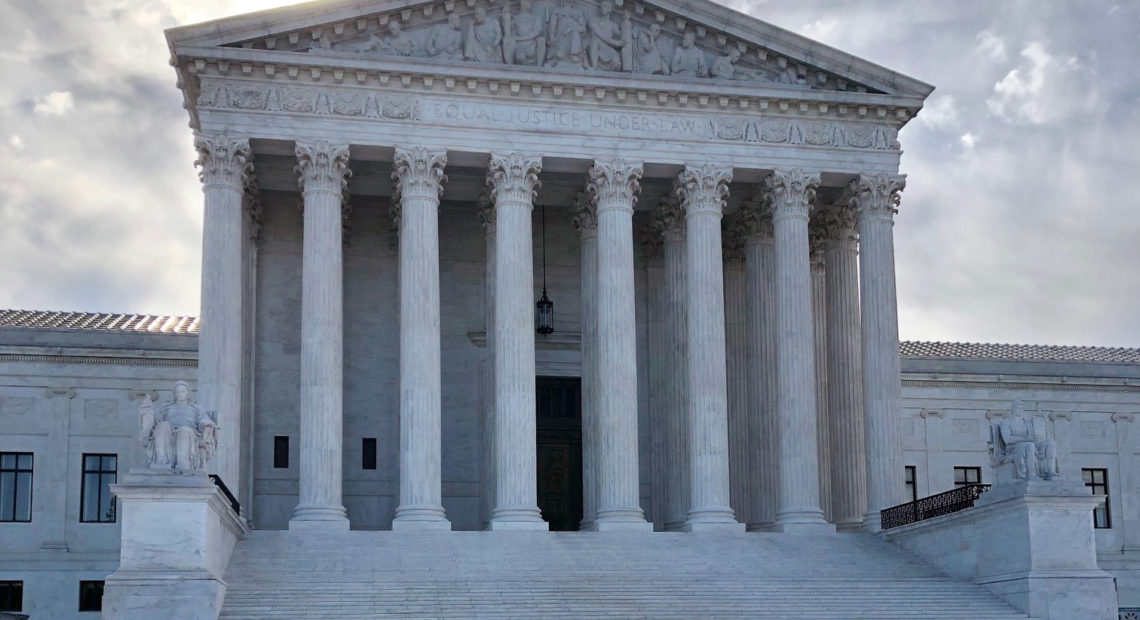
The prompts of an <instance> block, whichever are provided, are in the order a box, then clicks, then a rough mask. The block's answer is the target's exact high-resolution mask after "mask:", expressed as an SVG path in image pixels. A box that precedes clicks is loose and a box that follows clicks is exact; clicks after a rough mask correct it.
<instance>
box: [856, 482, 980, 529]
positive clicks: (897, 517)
mask: <svg viewBox="0 0 1140 620" xmlns="http://www.w3.org/2000/svg"><path fill="white" fill-rule="evenodd" d="M989 489H990V485H988V484H967V485H965V486H960V487H958V488H956V489H951V490H949V491H946V492H944V493H937V494H935V495H930V496H927V497H923V498H921V499H917V500H915V501H913V502H907V503H905V504H899V505H898V506H891V507H890V508H884V509H883V510H882V511H880V512H879V520H880V523H881V525H882V529H884V530H889V529H891V528H893V527H899V526H900V525H907V524H910V523H917V522H919V521H923V520H925V519H932V518H934V517H941V516H942V515H948V514H950V513H953V512H958V511H959V510H965V509H967V508H972V507H973V506H974V500H976V499H978V497H979V496H980V495H981V494H982V493H985V492H986V491H988V490H989Z"/></svg>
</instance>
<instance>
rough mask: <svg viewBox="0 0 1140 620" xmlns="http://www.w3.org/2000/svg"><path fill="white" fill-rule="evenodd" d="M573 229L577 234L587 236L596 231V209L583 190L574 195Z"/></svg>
mask: <svg viewBox="0 0 1140 620" xmlns="http://www.w3.org/2000/svg"><path fill="white" fill-rule="evenodd" d="M574 229H575V230H577V231H578V235H579V236H582V237H588V236H590V235H592V234H597V232H598V209H597V205H595V204H594V201H593V200H590V197H589V196H587V195H586V193H585V192H578V194H577V195H576V196H574Z"/></svg>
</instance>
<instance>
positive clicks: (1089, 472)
mask: <svg viewBox="0 0 1140 620" xmlns="http://www.w3.org/2000/svg"><path fill="white" fill-rule="evenodd" d="M1081 478H1083V479H1084V481H1085V486H1086V487H1088V488H1089V491H1092V494H1093V495H1103V496H1104V504H1102V505H1101V506H1098V507H1097V508H1096V509H1094V510H1093V527H1095V528H1096V529H1098V530H1107V529H1109V528H1111V527H1112V520H1111V518H1110V517H1109V514H1108V470H1107V469H1096V468H1090V469H1082V470H1081Z"/></svg>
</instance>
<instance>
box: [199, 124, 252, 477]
mask: <svg viewBox="0 0 1140 620" xmlns="http://www.w3.org/2000/svg"><path fill="white" fill-rule="evenodd" d="M194 147H195V148H196V149H197V151H198V161H197V162H196V165H197V166H199V167H201V172H200V173H199V177H200V178H201V180H202V184H203V186H202V189H203V192H204V193H205V213H204V217H203V220H202V309H201V315H200V316H201V317H202V328H201V333H200V334H199V335H198V402H199V404H200V405H201V407H202V409H203V410H204V411H206V412H207V413H208V414H209V415H210V416H211V417H213V418H215V419H216V420H217V423H218V437H217V440H218V453H217V455H216V456H215V457H214V459H213V460H212V462H211V463H210V465H209V467H210V469H211V470H212V471H213V472H214V473H217V474H218V475H220V476H221V477H222V480H223V481H225V483H226V484H227V485H228V486H229V487H230V489H232V490H233V492H234V493H235V494H236V496H237V497H243V493H244V492H245V490H246V489H245V487H246V485H245V484H244V483H245V480H244V479H243V478H242V476H241V448H242V442H241V429H242V425H243V418H244V415H245V414H244V412H243V410H242V361H243V360H242V342H243V339H244V335H243V333H242V291H243V285H244V282H245V279H244V277H243V275H244V270H243V265H244V261H243V257H242V249H243V247H244V241H245V239H244V237H243V235H242V231H243V226H242V221H243V212H242V205H243V202H242V198H243V196H244V193H245V188H246V184H247V183H248V181H249V174H250V172H251V171H252V170H253V164H251V163H250V160H251V158H252V153H251V152H250V149H249V140H246V139H237V138H232V137H230V136H228V135H226V134H218V135H205V134H198V135H196V136H195V137H194Z"/></svg>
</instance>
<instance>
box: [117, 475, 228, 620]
mask: <svg viewBox="0 0 1140 620" xmlns="http://www.w3.org/2000/svg"><path fill="white" fill-rule="evenodd" d="M111 492H112V493H114V494H115V496H116V497H117V498H118V502H119V511H120V514H121V515H122V519H123V522H122V523H123V525H122V543H121V551H120V560H119V570H117V571H115V573H113V574H112V575H111V576H109V577H108V578H107V581H106V585H105V588H104V591H103V618H107V619H115V620H153V619H154V618H179V619H185V620H216V619H217V617H218V614H219V613H220V612H221V607H222V600H223V598H224V597H225V593H226V585H225V582H224V581H222V576H223V573H224V572H225V569H226V564H227V563H228V562H229V559H230V553H231V552H232V551H233V548H234V544H235V543H236V542H237V541H238V540H240V539H242V538H243V537H244V536H245V534H246V532H248V531H249V526H248V525H246V523H245V521H243V520H242V519H241V518H240V517H239V516H238V514H237V513H236V512H234V510H233V508H232V507H231V506H230V504H229V501H228V500H227V499H226V497H225V495H223V494H222V491H221V490H220V489H218V488H217V487H216V486H214V483H213V482H211V481H210V479H209V478H207V477H206V475H205V474H204V473H195V474H172V473H164V472H151V471H146V470H144V471H139V470H132V471H131V473H130V474H128V475H127V476H126V477H125V478H124V480H123V482H122V483H120V484H115V485H112V486H111Z"/></svg>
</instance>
